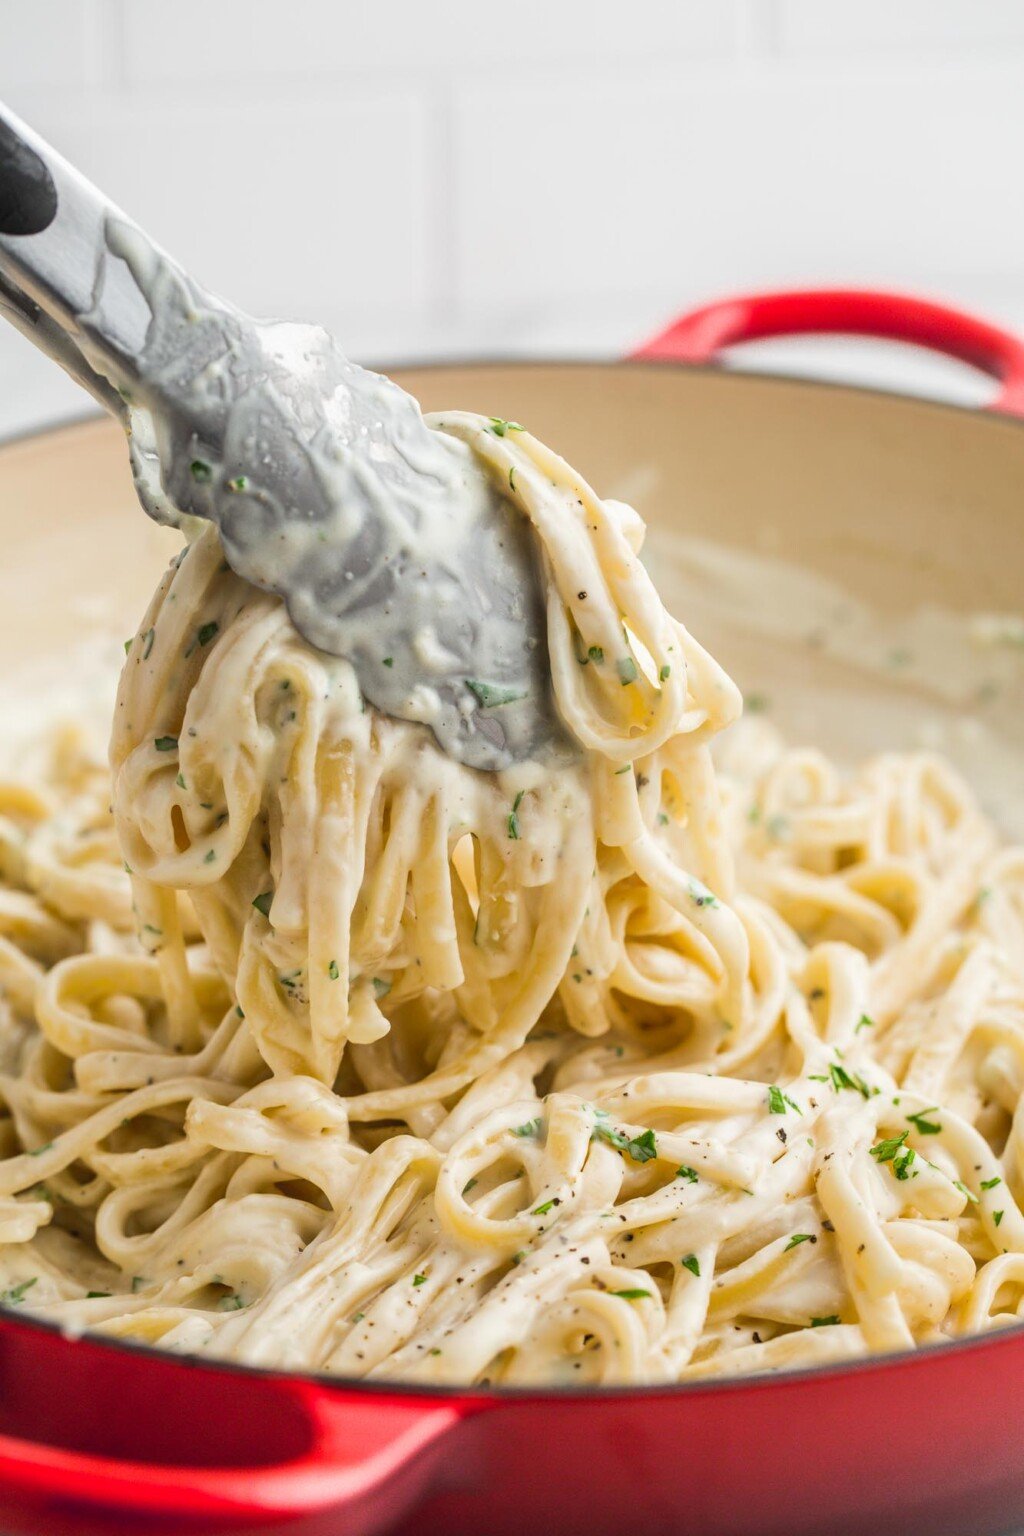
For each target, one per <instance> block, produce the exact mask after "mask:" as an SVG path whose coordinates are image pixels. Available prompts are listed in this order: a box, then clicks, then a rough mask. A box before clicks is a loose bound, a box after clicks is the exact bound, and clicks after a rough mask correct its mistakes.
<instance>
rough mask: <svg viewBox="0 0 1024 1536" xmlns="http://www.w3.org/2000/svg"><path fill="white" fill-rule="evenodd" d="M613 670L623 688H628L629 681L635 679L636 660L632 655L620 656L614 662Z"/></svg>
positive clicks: (634, 680)
mask: <svg viewBox="0 0 1024 1536" xmlns="http://www.w3.org/2000/svg"><path fill="white" fill-rule="evenodd" d="M615 670H616V672H617V673H618V674H619V682H620V683H621V684H622V686H623V688H628V687H629V685H630V683H635V682H636V679H637V670H636V662H635V661H634V660H633V658H632V656H620V657H619V659H618V661H617V662H616V663H615Z"/></svg>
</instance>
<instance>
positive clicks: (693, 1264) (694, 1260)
mask: <svg viewBox="0 0 1024 1536" xmlns="http://www.w3.org/2000/svg"><path fill="white" fill-rule="evenodd" d="M679 1262H680V1264H681V1265H682V1266H683V1268H684V1269H688V1270H689V1271H690V1274H691V1275H696V1276H697V1279H698V1280H699V1279H700V1260H699V1259H698V1257H697V1255H696V1254H695V1253H688V1254H687V1255H686V1258H685V1259H680V1260H679Z"/></svg>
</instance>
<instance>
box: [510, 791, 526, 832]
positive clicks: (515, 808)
mask: <svg viewBox="0 0 1024 1536" xmlns="http://www.w3.org/2000/svg"><path fill="white" fill-rule="evenodd" d="M525 793H526V791H525V789H521V790H520V791H519V793H518V795H516V797H515V799H514V800H513V802H512V809H511V811H509V813H508V820H507V822H506V830H507V831H508V835H509V837H510V838H511V840H512V841H513V842H514V843H518V841H519V807H520V806H521V805H522V803H523V796H524V795H525Z"/></svg>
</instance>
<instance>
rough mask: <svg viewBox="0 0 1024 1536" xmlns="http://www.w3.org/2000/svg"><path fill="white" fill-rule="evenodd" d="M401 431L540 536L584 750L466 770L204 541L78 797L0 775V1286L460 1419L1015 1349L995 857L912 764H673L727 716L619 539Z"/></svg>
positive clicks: (1014, 1130)
mask: <svg viewBox="0 0 1024 1536" xmlns="http://www.w3.org/2000/svg"><path fill="white" fill-rule="evenodd" d="M433 424H434V425H436V426H438V427H440V428H441V429H443V430H444V431H447V432H450V433H453V434H455V435H456V436H458V437H460V438H462V439H463V440H464V441H465V442H467V443H468V444H469V445H470V446H471V448H472V449H473V451H474V452H475V454H476V455H477V457H478V459H479V460H480V462H481V463H482V464H483V465H484V466H485V467H486V470H487V472H488V473H489V474H490V475H492V476H493V478H494V481H495V483H496V484H499V485H501V486H503V487H506V488H507V494H508V496H509V498H510V499H511V500H512V501H513V503H514V504H515V505H516V506H517V507H518V509H519V510H520V511H521V513H522V515H523V516H524V517H526V518H528V519H529V520H530V522H531V523H532V526H533V529H534V530H535V534H536V540H537V545H538V550H539V558H540V560H541V561H542V566H543V577H544V583H545V589H546V594H547V624H548V643H549V651H550V660H551V677H552V686H553V689H554V694H555V698H556V701H557V705H558V710H559V713H560V715H561V718H562V720H563V721H564V723H565V726H566V728H567V731H568V733H569V736H570V737H571V740H572V743H573V744H574V748H575V750H574V752H573V753H561V754H560V755H556V756H554V757H552V759H551V760H550V761H547V762H530V763H527V764H523V765H520V766H518V767H516V768H512V769H509V770H507V771H506V772H502V773H498V774H483V773H479V772H476V771H473V770H471V769H468V768H466V767H463V766H460V765H459V764H458V763H456V762H454V761H452V760H450V759H449V758H447V757H446V756H445V755H444V754H443V753H442V752H441V750H440V748H439V747H438V746H437V744H436V743H435V741H434V739H433V737H432V736H431V735H430V734H429V733H428V732H427V731H426V730H425V729H424V728H423V727H420V726H417V725H412V724H406V723H403V722H398V721H395V720H391V719H387V718H385V717H383V716H381V715H379V714H377V713H376V712H374V711H373V710H372V709H370V708H368V707H364V703H363V701H362V699H361V697H360V693H359V689H358V686H357V684H356V680H355V677H354V674H353V672H352V669H351V668H350V666H349V665H348V664H347V663H346V662H345V661H344V660H341V659H338V658H336V657H333V656H328V655H326V654H323V653H319V652H316V651H314V650H313V649H311V647H310V646H308V645H307V644H306V643H305V642H304V641H303V640H302V639H301V638H300V637H299V636H298V635H297V633H296V631H295V630H294V629H293V627H292V625H291V623H290V622H289V619H288V617H287V614H286V612H285V610H284V608H283V606H282V605H281V603H280V602H279V600H278V599H277V598H275V597H273V596H270V595H268V594H265V593H262V592H259V591H257V590H256V589H255V588H253V587H250V586H248V585H247V584H246V583H245V582H244V581H242V580H241V579H240V578H239V577H238V576H236V575H235V574H234V573H233V572H232V571H231V570H230V568H229V567H228V566H227V564H226V562H225V560H224V558H223V553H222V550H221V548H220V545H219V543H218V541H217V536H216V532H215V531H214V530H213V529H212V528H209V527H207V528H206V530H205V531H203V532H201V533H199V534H197V536H196V537H194V538H193V539H192V541H191V542H190V543H189V544H187V545H186V547H185V548H184V549H183V550H182V552H181V555H180V556H179V557H178V558H177V559H176V560H175V561H174V563H173V564H172V566H171V568H170V569H169V570H168V572H167V574H166V575H165V577H164V579H163V581H162V582H161V584H160V586H159V589H158V591H157V593H156V595H155V597H154V599H153V601H152V603H151V605H150V608H149V611H148V613H147V614H146V616H145V618H144V619H143V621H142V623H141V625H140V626H139V629H138V632H137V633H136V635H135V636H134V638H133V640H132V641H131V643H130V645H129V647H128V652H127V656H126V660H125V665H124V671H123V674H122V677H121V683H120V689H119V693H118V699H117V706H116V714H115V720H114V726H113V734H112V740H111V748H110V766H111V770H112V776H113V779H112V782H113V795H112V803H111V799H110V784H111V780H110V776H109V775H108V772H107V770H106V769H105V768H104V767H102V766H100V765H98V764H96V763H94V762H93V761H92V760H91V759H90V757H89V755H88V752H87V751H85V750H84V749H83V748H82V747H81V745H80V744H79V742H78V741H77V739H76V737H75V734H74V732H73V731H64V732H62V733H60V734H59V735H58V737H57V739H56V743H55V746H54V749H53V753H52V763H51V768H50V771H49V774H48V776H47V777H46V780H45V782H43V781H39V782H34V783H33V784H32V785H31V786H27V785H24V784H20V783H17V782H15V781H13V780H10V781H5V782H3V783H2V784H0V880H2V886H0V993H2V1003H0V1103H2V1106H3V1118H2V1119H0V1154H2V1155H0V1276H2V1282H0V1283H2V1287H3V1293H2V1299H3V1301H4V1302H6V1303H7V1304H8V1305H11V1306H17V1307H19V1308H21V1309H23V1310H25V1311H28V1310H32V1311H38V1312H39V1313H41V1314H43V1315H45V1316H47V1317H49V1318H52V1319H55V1320H57V1321H58V1322H60V1323H61V1324H62V1325H64V1326H66V1327H67V1328H69V1329H72V1330H75V1331H79V1330H82V1329H89V1330H92V1331H95V1332H97V1333H99V1334H105V1335H107V1336H113V1337H118V1338H128V1339H134V1340H138V1341H143V1342H146V1343H150V1344H154V1345H160V1346H162V1347H164V1348H168V1349H175V1350H181V1351H187V1352H195V1353H200V1354H202V1355H204V1356H206V1357H209V1358H219V1359H232V1360H237V1361H243V1362H248V1363H250V1364H258V1365H266V1366H275V1367H285V1368H289V1369H311V1370H318V1371H329V1372H336V1373H340V1374H343V1375H346V1376H353V1377H363V1376H369V1377H373V1378H378V1379H379V1378H396V1379H400V1380H417V1381H422V1382H455V1383H492V1384H498V1385H501V1384H520V1383H561V1384H565V1383H574V1382H581V1383H582V1382H587V1383H593V1382H596V1383H624V1382H626V1383H632V1382H636V1383H642V1382H663V1381H675V1380H686V1379H693V1378H703V1377H710V1376H717V1375H721V1374H723V1373H732V1372H742V1371H747V1372H750V1371H762V1370H778V1369H782V1368H785V1367H791V1366H806V1365H810V1364H815V1363H819V1362H825V1361H837V1360H845V1359H851V1358H854V1357H858V1356H862V1355H864V1354H866V1353H869V1352H873V1351H887V1350H898V1349H908V1348H913V1347H915V1346H919V1345H922V1344H927V1343H930V1342H932V1341H936V1340H940V1339H944V1338H951V1337H955V1336H958V1335H960V1334H963V1333H971V1332H978V1331H981V1330H985V1329H988V1328H991V1327H995V1326H999V1325H1001V1324H1004V1323H1006V1322H1009V1321H1013V1320H1016V1319H1017V1318H1018V1316H1022V1315H1024V1214H1022V1209H1021V1205H1020V1204H1019V1197H1022V1196H1024V1176H1022V1167H1021V1159H1022V1153H1024V1115H1022V1113H1021V1110H1020V1105H1021V1102H1022V1099H1021V1086H1022V1080H1024V853H1022V852H1020V851H1018V850H1013V849H1007V848H1004V847H1000V845H999V843H998V841H997V838H996V835H995V833H994V831H993V829H992V827H991V826H990V825H989V823H988V822H987V820H986V819H985V817H984V816H983V815H982V814H981V812H980V811H979V809H978V807H977V806H976V804H975V802H974V800H973V798H972V796H971V794H970V792H969V790H968V789H967V788H966V786H965V785H964V784H963V783H962V782H961V781H960V780H959V779H958V778H957V777H956V775H955V774H954V773H953V772H952V770H950V769H949V768H948V767H946V766H944V765H943V763H942V762H941V761H940V760H937V759H936V758H934V757H931V756H926V755H901V756H897V755H887V756H882V757H878V758H875V759H874V760H872V761H870V762H868V763H867V764H865V765H864V766H863V767H862V768H861V769H860V770H859V771H857V772H855V773H853V774H846V773H841V772H839V771H838V770H837V769H836V768H834V767H833V766H832V765H831V764H830V763H829V762H828V761H827V760H826V759H825V758H824V757H823V756H822V755H821V754H820V753H819V752H817V751H815V750H813V749H803V750H792V749H787V748H786V747H785V746H784V745H783V744H782V742H781V741H780V740H779V739H778V738H777V737H776V736H775V734H774V732H773V731H772V730H771V729H770V727H768V726H767V725H765V724H764V723H760V724H758V725H755V726H753V727H748V725H747V723H746V722H744V724H743V726H741V727H740V730H739V733H737V732H735V731H733V732H730V733H729V734H728V735H727V736H726V738H725V740H724V741H723V742H722V744H721V751H720V752H716V764H713V762H712V756H711V744H712V742H713V741H714V739H715V738H716V737H717V736H718V735H719V733H720V732H722V731H723V730H724V729H725V728H726V727H728V726H730V725H731V724H732V723H733V722H734V721H736V719H737V717H738V716H739V714H740V712H741V700H740V696H739V694H738V692H737V690H736V688H735V687H734V685H733V684H732V683H731V681H730V680H729V678H728V677H727V676H726V675H725V674H724V673H723V671H722V670H721V668H720V667H719V666H718V665H717V664H716V663H715V662H714V661H713V660H712V658H711V657H710V656H708V655H707V653H706V652H704V651H703V650H702V649H701V647H700V646H699V644H698V643H697V641H696V640H695V639H694V638H693V637H692V636H691V635H689V634H688V633H687V631H686V630H685V629H684V628H683V626H682V625H681V624H680V623H679V622H677V621H676V620H674V619H673V618H671V617H670V616H669V614H668V613H667V612H666V610H665V608H664V607H663V605H662V603H661V601H660V600H659V598H658V595H657V592H656V590H655V587H654V585H653V583H652V581H651V578H650V576H649V575H648V574H647V572H646V571H645V569H644V567H643V565H642V564H641V562H640V559H639V548H640V542H641V538H642V533H643V528H642V524H641V522H640V520H639V518H637V516H636V514H635V513H632V512H631V511H630V510H629V509H628V508H626V507H623V506H621V505H618V504H616V503H612V502H602V501H601V500H599V499H598V497H597V496H596V495H595V494H594V493H593V491H592V490H591V489H590V488H589V487H588V486H587V485H586V484H585V483H584V482H583V481H582V480H581V479H580V477H579V476H578V475H576V474H575V473H574V472H573V471H572V470H571V469H570V468H569V467H568V465H566V464H565V463H564V462H563V461H562V460H560V459H559V458H557V457H556V456H555V455H554V454H553V453H551V452H550V451H549V450H548V449H546V448H545V447H543V446H542V445H541V444H540V443H539V442H537V441H536V440H535V439H533V438H532V437H531V436H530V435H529V434H528V433H527V432H525V431H523V430H522V429H520V428H518V427H517V425H516V424H515V423H499V424H498V425H499V426H500V428H501V430H500V431H499V430H495V424H494V423H493V422H488V421H487V420H486V419H483V418H477V417H473V416H468V415H457V414H450V415H446V416H444V417H443V418H441V419H440V420H438V419H436V418H435V419H434V422H433ZM495 707H500V705H495ZM744 732H745V734H743V733H744ZM730 737H732V738H734V739H733V740H732V741H730Z"/></svg>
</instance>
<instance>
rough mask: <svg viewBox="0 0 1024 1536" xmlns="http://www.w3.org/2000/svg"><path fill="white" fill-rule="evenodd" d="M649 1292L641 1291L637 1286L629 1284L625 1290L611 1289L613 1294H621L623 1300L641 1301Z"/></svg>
mask: <svg viewBox="0 0 1024 1536" xmlns="http://www.w3.org/2000/svg"><path fill="white" fill-rule="evenodd" d="M650 1294H651V1293H650V1291H642V1290H641V1289H640V1287H639V1286H631V1287H630V1288H629V1289H628V1290H625V1291H612V1295H613V1296H621V1297H622V1299H623V1301H643V1300H644V1298H645V1297H649V1296H650Z"/></svg>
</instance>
